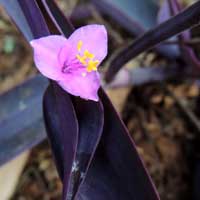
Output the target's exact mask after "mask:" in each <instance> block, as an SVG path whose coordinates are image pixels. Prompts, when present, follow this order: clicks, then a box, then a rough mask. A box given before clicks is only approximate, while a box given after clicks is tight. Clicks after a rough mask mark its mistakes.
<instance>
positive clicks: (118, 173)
mask: <svg viewBox="0 0 200 200" xmlns="http://www.w3.org/2000/svg"><path fill="white" fill-rule="evenodd" d="M100 97H101V99H102V102H103V106H104V112H105V119H104V120H105V121H104V130H103V135H102V138H101V142H100V144H99V146H98V149H97V151H96V152H95V156H94V160H93V161H92V163H91V166H90V168H89V170H88V174H87V176H86V179H85V181H84V182H83V184H82V185H81V187H80V191H79V192H78V195H77V199H81V200H90V199H96V200H102V199H104V200H107V199H112V200H114V199H119V200H123V199H126V200H129V199H130V200H132V199H141V200H158V199H159V197H158V195H157V193H156V191H155V189H154V186H153V185H152V182H151V180H150V178H149V177H148V174H147V172H146V170H145V168H144V166H143V164H142V161H141V160H140V157H139V155H138V153H137V151H136V147H135V145H134V143H133V141H132V140H131V138H130V136H129V134H128V133H127V131H126V128H125V127H124V125H123V123H122V122H121V120H120V118H119V116H118V115H117V113H116V112H115V111H114V108H113V106H112V105H111V103H110V101H109V99H108V98H107V96H106V95H105V93H104V92H103V90H101V94H100ZM144 190H145V192H144Z"/></svg>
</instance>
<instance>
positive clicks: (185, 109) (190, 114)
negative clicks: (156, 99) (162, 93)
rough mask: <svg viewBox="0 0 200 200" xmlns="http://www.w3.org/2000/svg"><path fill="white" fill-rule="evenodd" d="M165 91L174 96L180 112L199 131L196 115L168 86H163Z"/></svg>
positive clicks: (199, 123) (199, 124)
mask: <svg viewBox="0 0 200 200" xmlns="http://www.w3.org/2000/svg"><path fill="white" fill-rule="evenodd" d="M165 89H166V91H167V92H168V93H169V94H170V95H171V96H172V97H173V98H174V100H175V101H176V103H177V105H178V107H179V108H180V109H181V110H182V112H183V113H184V114H185V115H186V117H187V118H188V119H189V120H190V122H191V123H192V124H193V126H194V127H195V128H196V129H197V131H198V132H199V133H200V120H199V119H198V118H197V117H196V115H195V114H194V113H193V112H192V111H191V110H190V109H189V108H188V107H187V106H186V105H185V104H184V103H183V100H181V99H180V98H179V97H178V96H176V95H175V93H174V92H173V91H172V89H170V88H169V87H165Z"/></svg>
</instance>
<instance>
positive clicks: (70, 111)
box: [43, 82, 78, 187]
mask: <svg viewBox="0 0 200 200" xmlns="http://www.w3.org/2000/svg"><path fill="white" fill-rule="evenodd" d="M43 108H44V119H45V125H46V130H47V134H48V136H49V139H50V142H51V146H52V150H53V154H54V158H55V161H56V165H57V169H58V172H59V175H60V177H61V179H62V180H65V179H69V176H70V173H71V168H72V163H73V160H74V158H75V153H76V147H77V142H78V122H77V119H76V114H75V111H74V108H73V105H72V103H71V99H70V96H69V95H68V94H67V93H66V92H65V91H64V90H63V89H61V88H60V87H59V86H58V85H57V84H56V83H55V82H52V83H51V85H50V86H49V87H48V89H47V90H46V92H45V95H44V103H43ZM67 185H68V182H66V187H67Z"/></svg>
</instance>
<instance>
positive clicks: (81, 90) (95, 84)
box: [58, 71, 100, 101]
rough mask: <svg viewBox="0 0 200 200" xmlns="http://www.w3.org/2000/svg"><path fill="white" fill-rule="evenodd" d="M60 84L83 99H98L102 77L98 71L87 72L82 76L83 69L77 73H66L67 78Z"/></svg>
mask: <svg viewBox="0 0 200 200" xmlns="http://www.w3.org/2000/svg"><path fill="white" fill-rule="evenodd" d="M58 84H59V85H60V86H61V87H62V88H63V89H64V90H66V91H67V92H69V93H70V94H72V95H74V96H80V97H81V98H83V99H89V100H93V101H98V99H99V97H98V94H97V92H98V89H99V87H100V77H99V74H98V72H90V73H87V75H86V76H82V74H81V71H79V72H78V71H77V72H76V74H70V73H69V74H66V79H65V80H62V81H59V82H58Z"/></svg>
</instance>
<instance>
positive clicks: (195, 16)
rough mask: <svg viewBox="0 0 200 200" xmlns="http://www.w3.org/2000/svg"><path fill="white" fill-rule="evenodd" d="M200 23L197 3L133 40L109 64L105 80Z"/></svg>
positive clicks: (199, 4) (199, 11) (199, 2)
mask: <svg viewBox="0 0 200 200" xmlns="http://www.w3.org/2000/svg"><path fill="white" fill-rule="evenodd" d="M199 21H200V1H197V2H196V3H194V4H193V5H191V6H190V7H188V8H187V9H185V10H184V11H182V12H181V13H179V14H178V15H176V16H174V17H173V18H170V19H169V20H167V21H166V22H163V23H161V24H160V25H158V26H156V27H155V28H153V29H151V30H150V31H148V32H146V33H145V34H144V35H143V36H141V37H139V38H138V39H137V40H135V41H134V42H133V43H132V44H131V45H129V46H128V47H127V48H126V49H124V50H123V51H122V52H120V53H119V54H118V55H117V56H116V58H114V59H113V61H112V62H111V64H110V66H112V67H110V68H109V69H108V71H107V74H106V77H105V80H106V81H108V82H109V81H111V80H112V79H113V77H114V75H115V74H116V73H117V72H118V71H119V70H120V68H121V67H122V66H123V65H124V64H125V63H126V62H128V61H129V60H130V59H132V58H134V57H136V56H137V55H139V54H140V53H142V52H144V51H146V50H148V49H150V48H152V47H153V46H155V45H157V44H159V43H160V42H162V41H164V40H166V39H168V38H170V37H172V36H174V35H176V34H179V33H180V32H182V31H184V30H186V29H188V28H191V27H193V26H195V25H197V24H198V23H199Z"/></svg>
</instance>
